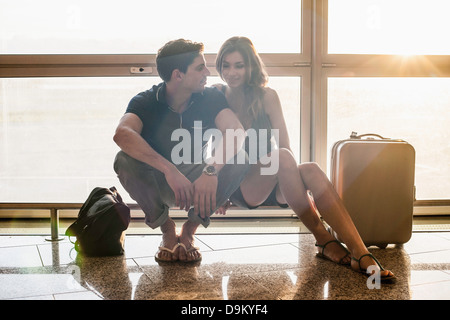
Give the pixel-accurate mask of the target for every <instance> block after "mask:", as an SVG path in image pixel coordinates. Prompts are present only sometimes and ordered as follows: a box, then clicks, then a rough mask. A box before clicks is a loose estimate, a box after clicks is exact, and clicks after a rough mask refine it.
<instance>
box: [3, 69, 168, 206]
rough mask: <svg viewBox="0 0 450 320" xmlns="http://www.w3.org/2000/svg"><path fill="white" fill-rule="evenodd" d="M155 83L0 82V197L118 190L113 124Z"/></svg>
mask: <svg viewBox="0 0 450 320" xmlns="http://www.w3.org/2000/svg"><path fill="white" fill-rule="evenodd" d="M157 80H159V78H40V79H33V78H31V79H30V78H29V79H2V80H0V88H1V90H0V108H1V113H0V119H1V121H0V150H1V151H0V190H2V192H1V194H0V201H4V202H84V200H85V198H86V197H87V195H88V194H89V192H90V191H91V190H92V189H93V188H94V187H97V186H104V187H110V186H113V185H114V186H116V187H120V183H119V181H118V180H117V179H116V174H115V172H114V170H113V167H112V164H113V160H114V157H115V154H116V152H117V151H118V147H117V146H116V145H115V143H114V141H113V140H112V137H113V134H114V131H115V128H116V126H117V124H118V121H119V119H120V117H121V116H122V114H123V113H124V111H125V109H126V106H127V105H128V102H129V100H130V99H131V97H132V96H134V95H135V94H136V93H138V92H140V91H143V90H145V89H147V88H149V87H150V86H151V85H152V82H157ZM118 189H119V188H118ZM119 192H120V191H119ZM122 193H123V192H122Z"/></svg>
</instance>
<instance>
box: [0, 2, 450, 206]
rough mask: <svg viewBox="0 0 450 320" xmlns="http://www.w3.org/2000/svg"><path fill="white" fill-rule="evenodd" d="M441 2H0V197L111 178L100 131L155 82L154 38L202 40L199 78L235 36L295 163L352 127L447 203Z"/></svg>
mask: <svg viewBox="0 0 450 320" xmlns="http://www.w3.org/2000/svg"><path fill="white" fill-rule="evenodd" d="M449 3H450V2H449V1H447V0H430V1H424V0H414V1H412V0H315V1H313V0H303V1H302V0H281V1H278V2H264V1H262V2H261V1H256V0H255V1H253V0H252V1H238V0H230V1H210V0H193V1H184V0H169V1H158V2H155V1H144V0H141V1H139V0H130V1H127V2H124V3H120V4H118V3H114V2H111V1H95V0H94V1H85V0H80V1H56V0H43V1H28V0H27V1H26V0H18V1H7V0H0V189H1V191H2V192H0V201H2V202H82V201H83V200H84V199H85V198H86V196H87V194H88V192H89V191H90V190H91V189H92V188H93V187H95V186H97V185H102V186H109V185H111V184H113V185H116V186H118V187H119V188H120V183H119V182H118V180H117V178H116V177H115V173H114V172H113V170H112V160H113V158H114V155H115V153H116V152H117V150H118V149H117V146H116V145H115V144H114V142H113V141H112V136H113V133H114V129H115V127H116V125H117V123H118V120H119V118H120V117H121V115H122V113H123V112H124V111H125V108H126V105H127V103H128V101H129V100H130V98H131V97H132V96H134V95H135V94H137V93H138V92H140V91H143V90H146V89H148V88H149V87H150V86H151V85H153V84H155V83H158V82H160V81H161V80H160V78H159V77H158V74H157V72H156V68H155V57H156V53H157V50H158V48H159V47H161V46H162V45H163V44H164V43H165V42H166V41H169V40H172V39H176V38H187V39H191V40H194V41H201V42H203V43H204V44H205V49H206V55H205V56H206V60H207V64H208V67H209V68H210V70H211V73H212V76H211V77H210V79H209V81H208V84H209V85H211V84H214V83H216V82H220V79H219V78H218V77H217V73H216V72H215V70H214V62H215V57H216V53H217V51H218V49H219V47H220V45H221V44H222V43H223V41H225V40H226V39H228V38H229V37H231V36H235V35H243V36H248V37H249V38H251V39H252V41H253V42H254V44H255V46H256V49H257V50H258V51H259V52H260V53H261V56H262V58H263V60H264V62H265V64H266V66H267V69H268V72H269V75H270V81H269V86H271V87H272V88H274V89H276V90H277V92H278V94H279V96H280V99H281V102H282V106H283V111H284V113H285V118H286V121H287V125H288V129H289V133H290V140H291V146H292V149H293V151H294V153H295V156H296V159H297V160H298V162H304V161H316V162H318V163H319V165H320V166H321V167H322V168H323V169H324V170H325V171H327V167H328V165H329V161H330V154H329V148H330V146H331V145H332V144H333V143H334V142H336V141H337V140H341V139H345V138H347V137H348V136H349V135H350V133H351V132H352V131H357V132H359V133H377V134H381V135H383V136H386V137H392V138H398V139H404V140H406V141H408V142H409V143H411V144H412V145H413V146H414V148H415V150H416V164H417V165H416V181H415V184H416V188H417V199H418V200H430V201H435V202H434V203H435V204H436V203H442V202H439V201H436V200H438V199H439V200H440V201H447V202H446V203H447V205H448V203H449V201H450V185H449V183H448V180H449V179H448V177H449V176H450V172H449V165H448V163H450V161H449V160H450V149H449V148H448V145H449V141H450V140H449V139H450V136H449V133H448V129H446V120H447V119H448V118H449V116H450V114H448V110H450V96H449V92H450V82H449V79H450V45H449V43H450V42H449V41H447V40H446V39H447V38H448V35H447V33H448V30H449V29H450V24H449V22H448V21H449V20H448V19H447V17H446V14H447V13H448V11H449V9H450V8H449ZM140 68H143V69H141V70H143V71H139V70H140ZM123 193H124V195H125V197H126V198H127V195H126V193H125V192H123ZM126 200H127V201H131V199H129V198H127V199H126ZM416 204H417V203H416Z"/></svg>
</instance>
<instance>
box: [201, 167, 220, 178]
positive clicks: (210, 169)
mask: <svg viewBox="0 0 450 320" xmlns="http://www.w3.org/2000/svg"><path fill="white" fill-rule="evenodd" d="M203 173H204V174H206V175H207V176H217V171H216V168H215V167H214V166H206V167H204V168H203Z"/></svg>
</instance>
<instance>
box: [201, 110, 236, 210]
mask: <svg viewBox="0 0 450 320" xmlns="http://www.w3.org/2000/svg"><path fill="white" fill-rule="evenodd" d="M215 123H216V127H217V128H218V129H219V130H220V131H221V132H222V141H221V142H219V144H218V148H217V150H218V151H219V152H216V155H215V156H214V157H213V161H212V163H211V165H213V166H214V167H215V168H216V172H219V171H220V170H221V169H222V168H223V166H224V165H225V164H226V163H227V162H228V160H230V159H232V158H234V156H235V155H236V154H237V153H238V152H239V150H241V148H242V146H243V144H244V141H245V131H244V128H243V126H242V124H241V123H240V121H239V119H238V118H237V117H236V115H235V114H234V112H233V111H232V110H231V109H223V110H222V111H221V112H219V114H218V115H217V116H216V119H215ZM227 129H228V130H232V132H234V134H233V135H232V136H233V139H232V140H233V141H227V134H226V130H227ZM227 143H229V146H228V149H230V152H227ZM217 150H216V151H217ZM220 151H222V152H220ZM193 184H194V200H193V202H194V210H195V211H194V212H195V213H196V214H199V215H200V217H202V218H205V217H207V216H209V215H210V214H211V213H212V210H214V209H215V208H216V192H217V184H218V181H217V176H209V175H206V174H202V175H201V176H200V177H199V178H198V179H197V180H196V181H194V183H193Z"/></svg>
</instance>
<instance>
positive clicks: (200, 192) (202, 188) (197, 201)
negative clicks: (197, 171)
mask: <svg viewBox="0 0 450 320" xmlns="http://www.w3.org/2000/svg"><path fill="white" fill-rule="evenodd" d="M217 181H218V180H217V176H208V175H206V174H202V175H201V176H200V177H199V178H198V179H197V180H195V181H194V213H195V214H199V215H200V217H202V218H203V219H204V218H206V217H209V216H210V215H211V213H212V212H213V210H214V209H215V208H216V192H217V183H218V182H217Z"/></svg>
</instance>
